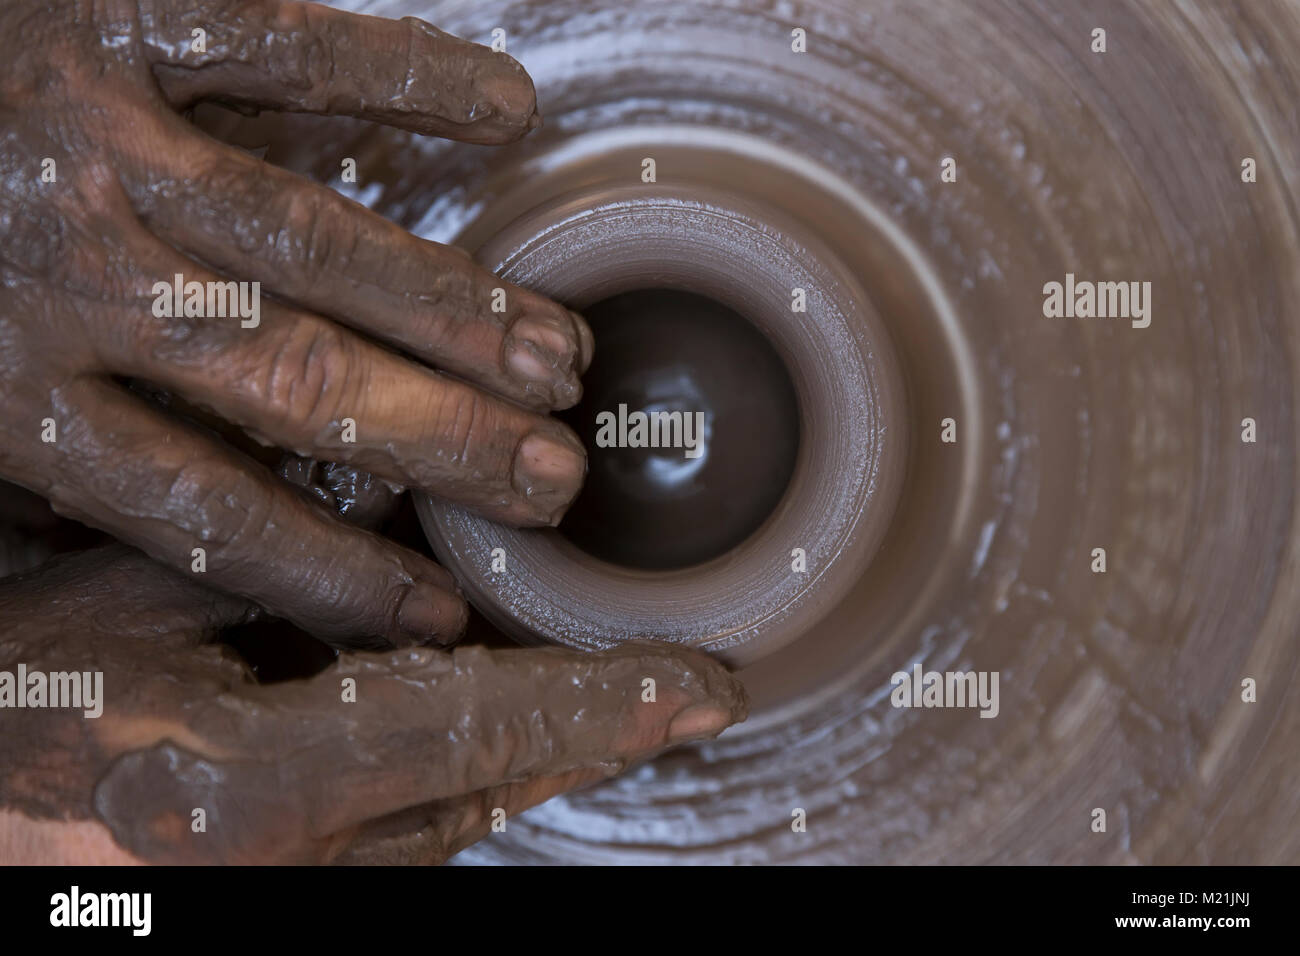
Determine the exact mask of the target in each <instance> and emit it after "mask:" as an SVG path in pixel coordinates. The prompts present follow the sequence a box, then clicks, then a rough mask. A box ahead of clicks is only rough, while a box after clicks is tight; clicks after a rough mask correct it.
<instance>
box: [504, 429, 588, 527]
mask: <svg viewBox="0 0 1300 956" xmlns="http://www.w3.org/2000/svg"><path fill="white" fill-rule="evenodd" d="M571 442H572V443H570V441H569V440H566V439H565V438H563V437H561V436H559V435H551V434H546V433H543V432H533V433H532V434H531V435H529V436H528V437H527V438H525V439H524V440H523V441H522V442H520V443H519V449H518V451H516V452H515V460H514V465H513V468H512V475H511V483H512V485H513V486H514V489H515V491H516V492H518V493H519V494H520V495H521V496H523V498H524V500H525V501H527V502H528V504H529V505H530V506H531V507H532V509H533V511H534V512H535V513H536V514H537V516H538V517H539V518H541V519H542V520H543V521H545V522H546V523H547V524H552V525H553V524H557V523H558V522H559V520H560V517H561V516H562V515H563V514H564V510H565V509H566V508H567V507H568V506H569V503H570V502H571V501H573V499H574V498H575V497H576V496H577V494H578V488H579V487H580V486H581V485H582V478H583V475H585V474H586V471H587V455H586V453H585V452H584V451H583V450H582V446H581V445H579V444H578V443H577V439H572V440H571ZM575 446H576V447H575Z"/></svg>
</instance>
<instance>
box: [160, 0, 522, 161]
mask: <svg viewBox="0 0 1300 956" xmlns="http://www.w3.org/2000/svg"><path fill="white" fill-rule="evenodd" d="M139 6H140V21H141V28H142V31H143V37H144V42H145V48H146V50H147V54H148V57H149V60H150V62H151V63H152V65H153V71H154V76H155V77H156V78H157V80H158V83H159V85H160V86H161V87H162V89H163V92H164V94H165V95H166V96H167V97H168V99H169V100H171V102H172V103H174V104H175V105H177V106H178V107H184V106H188V105H190V104H192V103H194V102H195V101H197V100H200V99H217V100H221V101H225V102H230V103H237V104H241V105H245V106H252V107H256V108H266V109H277V110H290V111H295V112H306V113H331V114H344V115H348V116H356V117H360V118H362V119H368V120H373V121H375V122H379V123H386V124H388V125H389V126H397V127H400V128H401V129H408V130H412V131H414V132H417V133H426V134H430V135H434V136H447V137H451V138H453V139H459V140H464V141H465V142H470V143H508V142H511V141H513V140H516V139H518V138H519V137H520V136H522V135H523V134H525V133H526V132H528V131H529V130H530V129H532V128H534V127H535V126H536V125H538V122H539V120H538V119H537V100H536V95H535V93H534V90H533V83H532V80H530V79H529V78H528V74H527V73H525V72H524V69H523V67H521V66H520V65H519V64H518V63H516V62H515V61H514V60H513V59H511V58H510V57H508V56H506V55H505V54H504V53H496V52H493V51H492V50H490V49H488V48H487V47H483V46H479V45H478V44H474V43H470V42H468V41H465V40H461V39H458V38H456V37H453V36H449V35H448V34H446V33H443V32H442V31H440V30H436V29H434V28H433V27H431V26H429V25H428V24H427V23H424V22H423V21H421V20H416V19H414V18H411V17H407V18H405V19H402V20H386V19H381V18H379V17H368V16H360V15H357V14H353V13H345V12H342V11H337V10H331V9H330V8H329V7H325V6H321V5H318V4H314V3H293V2H278V0H253V2H244V3H239V4H231V3H229V2H224V0H200V2H198V3H195V4H192V5H189V6H188V7H185V6H184V5H181V4H175V3H157V2H141V3H140V5H139ZM196 29H201V30H203V31H204V32H205V37H204V49H203V50H202V51H199V50H196V49H195V43H194V42H193V40H194V33H193V31H194V30H196Z"/></svg>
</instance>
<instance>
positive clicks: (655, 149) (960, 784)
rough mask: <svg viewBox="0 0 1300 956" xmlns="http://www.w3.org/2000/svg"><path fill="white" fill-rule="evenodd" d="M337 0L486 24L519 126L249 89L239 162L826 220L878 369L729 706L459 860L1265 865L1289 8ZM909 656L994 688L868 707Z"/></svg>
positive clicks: (1279, 719)
mask: <svg viewBox="0 0 1300 956" xmlns="http://www.w3.org/2000/svg"><path fill="white" fill-rule="evenodd" d="M353 6H354V8H356V9H361V10H363V11H365V12H371V13H376V14H382V15H385V16H400V15H403V14H413V15H417V16H420V17H422V18H424V19H427V20H429V21H431V22H433V23H435V24H437V25H438V26H440V27H442V28H443V29H446V30H448V31H450V32H453V33H456V34H458V35H461V36H465V37H468V38H471V39H477V40H487V39H488V38H489V37H490V34H491V31H492V29H493V28H494V27H498V26H500V27H504V28H505V29H506V31H507V36H508V44H509V47H508V49H509V52H510V53H511V54H512V55H514V56H516V57H517V58H518V59H520V60H521V62H523V63H524V65H525V66H526V67H527V68H528V70H529V72H530V73H531V74H532V76H533V77H534V79H535V81H536V83H537V86H538V91H539V99H540V102H541V106H542V111H543V113H544V115H545V118H546V125H545V127H544V128H543V129H542V130H540V131H539V132H538V133H537V134H536V135H534V136H532V137H529V139H528V140H527V141H525V142H524V143H521V144H519V145H517V146H514V147H510V148H507V149H499V150H495V149H494V150H489V149H484V148H480V147H472V146H458V145H454V144H447V143H437V142H427V141H423V140H419V139H418V138H415V137H410V136H406V135H404V134H399V133H395V132H392V131H386V130H378V129H375V128H373V127H367V126H365V125H363V124H354V123H349V122H332V123H321V122H319V121H317V120H308V119H302V118H292V119H288V120H285V119H283V118H277V119H276V121H275V124H276V126H277V127H278V128H279V129H280V131H281V132H280V133H279V134H278V136H277V137H276V138H274V139H273V142H272V148H271V153H270V155H269V157H268V158H270V159H271V160H273V161H275V162H278V163H282V164H284V165H288V166H290V167H294V168H298V169H300V170H302V171H304V172H307V173H309V174H312V175H315V176H316V177H317V178H319V179H321V180H322V181H328V182H332V183H334V184H335V185H337V182H336V175H335V174H336V172H337V168H338V166H337V158H336V157H338V156H340V155H353V156H356V157H357V158H358V167H359V179H360V180H361V184H360V185H359V186H357V187H342V188H344V189H354V190H358V191H357V192H355V193H354V195H355V196H356V197H357V198H358V199H360V200H361V201H363V202H365V203H366V204H368V205H370V206H372V207H373V208H375V209H377V210H378V211H380V212H382V213H384V214H385V215H388V216H390V217H391V218H393V219H395V220H397V221H398V222H400V223H401V224H402V225H404V226H406V227H407V228H409V229H411V230H412V231H414V232H416V233H418V234H420V235H423V236H426V237H428V238H433V239H438V240H441V241H453V240H454V241H458V242H460V243H462V244H463V245H465V246H466V247H467V248H471V249H478V248H480V247H482V246H483V245H484V244H486V243H489V242H490V240H491V238H492V237H493V236H494V235H495V234H497V233H499V232H500V231H501V230H503V229H505V228H506V227H507V225H508V223H509V222H510V221H511V220H512V219H513V218H514V217H516V216H518V215H519V214H520V213H521V212H525V211H527V210H529V209H533V208H536V207H539V206H542V205H544V204H545V203H547V202H549V201H551V200H554V199H555V198H556V197H559V196H562V195H565V194H570V193H572V192H573V191H575V190H578V191H585V192H586V193H587V194H589V195H591V196H592V197H598V196H600V195H601V194H602V193H604V192H606V191H608V190H614V189H617V188H621V187H624V186H627V185H629V184H630V183H631V182H634V181H635V177H636V176H637V175H638V173H639V171H640V162H641V159H642V157H644V156H653V157H655V159H656V161H657V165H658V170H659V176H660V182H661V183H672V182H676V183H679V184H682V185H686V186H689V187H691V188H694V189H699V190H704V191H708V190H710V189H717V190H720V191H721V190H726V191H729V192H732V193H740V194H743V195H747V196H749V197H750V198H752V199H753V200H754V201H755V202H756V203H759V204H761V205H763V206H764V207H767V208H772V209H775V210H776V211H777V213H778V214H779V215H780V216H783V217H790V218H791V219H793V220H796V221H797V222H798V223H800V224H801V226H802V227H803V228H807V229H809V230H811V231H812V232H813V233H815V235H816V236H817V238H818V240H819V241H821V242H824V243H825V244H827V246H829V247H831V248H833V250H834V251H835V253H836V255H837V256H838V257H839V258H840V259H841V260H842V261H843V262H844V263H845V264H846V265H847V267H848V268H849V269H850V270H851V271H852V273H853V274H854V275H855V276H856V278H857V280H858V282H859V283H860V284H861V286H862V287H863V288H864V289H865V290H867V294H868V296H869V298H870V300H871V302H872V303H873V305H874V308H875V310H876V312H877V313H878V314H879V316H880V317H881V319H882V321H883V322H884V324H885V325H886V326H887V328H888V332H889V336H890V338H891V341H892V348H893V350H894V353H895V355H896V358H897V362H898V366H899V368H900V370H901V375H902V379H903V382H904V387H905V390H906V403H905V409H906V412H905V419H904V420H903V421H900V422H899V427H901V428H904V429H905V430H906V432H907V435H908V439H909V441H908V444H907V452H906V454H907V460H906V466H905V480H904V482H903V487H902V490H901V492H900V493H899V497H898V501H897V507H896V510H895V512H894V514H893V518H892V521H891V522H890V524H889V528H888V532H887V534H886V535H885V537H884V539H883V541H882V542H881V543H880V545H879V549H878V551H877V552H876V553H875V556H874V558H873V559H872V560H871V562H870V566H869V567H868V568H867V570H866V572H865V573H863V574H862V575H861V577H860V579H859V580H857V581H856V583H855V584H854V586H853V588H852V589H851V592H850V593H849V594H848V595H847V596H846V597H845V598H844V599H843V600H842V601H839V603H838V604H837V605H836V606H835V607H834V609H833V610H831V611H830V612H829V614H827V616H825V617H824V618H823V619H822V620H821V622H820V623H819V624H818V625H817V626H816V627H815V628H814V629H813V630H812V631H811V632H810V633H807V634H805V635H804V636H802V637H800V638H799V639H798V640H796V641H794V642H793V643H791V644H789V645H788V646H786V647H784V648H782V649H780V650H778V651H775V652H774V653H772V654H770V655H768V656H766V657H763V658H762V659H761V660H759V661H758V662H757V663H753V664H751V665H749V666H747V667H746V668H745V670H744V671H743V677H744V680H745V681H746V684H747V686H749V687H750V689H751V692H752V694H753V696H754V698H755V703H756V711H755V713H754V716H753V717H752V718H751V719H750V721H749V722H748V723H747V724H745V725H743V726H741V727H739V728H736V730H735V732H730V733H728V734H727V735H725V736H724V737H723V738H722V739H720V740H719V741H717V742H714V743H712V744H709V745H706V746H702V747H699V748H696V749H692V750H686V751H681V752H677V753H673V754H670V755H668V756H667V757H665V758H663V759H661V760H659V761H657V762H655V763H654V764H652V765H650V766H646V767H643V768H640V769H639V770H637V771H634V772H633V773H632V774H630V775H629V776H627V777H624V778H622V779H618V780H614V781H612V782H610V783H607V784H604V785H602V786H600V787H597V788H594V789H591V790H588V791H585V792H582V793H578V794H574V795H570V796H568V797H564V798H559V799H556V800H553V801H551V802H550V803H548V804H545V805H543V806H542V807H539V808H537V809H536V810H533V811H531V812H529V813H528V814H526V815H525V816H523V817H521V818H520V819H518V820H516V821H512V822H511V825H510V827H509V829H508V832H506V833H502V834H494V835H493V836H491V837H489V838H488V839H486V840H485V841H483V842H482V843H480V844H478V845H477V846H474V847H473V848H471V849H470V850H467V851H466V852H464V853H463V854H462V855H461V856H460V857H459V858H458V859H460V860H462V861H469V862H536V861H547V862H670V861H672V862H686V861H691V862H734V861H742V862H744V861H754V862H758V861H800V862H803V861H852V862H930V861H944V862H990V861H995V862H1012V861H1019V862H1058V863H1059V862H1161V863H1171V862H1217V863H1234V862H1292V863H1294V862H1297V861H1300V830H1298V829H1297V828H1296V827H1295V826H1294V816H1295V802H1294V799H1293V796H1292V795H1293V794H1294V793H1295V792H1296V791H1297V787H1298V785H1300V760H1298V759H1297V756H1296V750H1297V743H1298V742H1300V697H1298V695H1297V694H1296V693H1295V692H1294V691H1293V689H1292V685H1293V683H1294V677H1295V670H1296V665H1297V655H1298V654H1300V627H1298V624H1300V621H1298V618H1300V589H1298V588H1297V587H1296V584H1295V581H1296V577H1295V575H1296V569H1297V541H1298V540H1300V538H1298V537H1297V535H1296V534H1295V531H1294V517H1295V507H1296V499H1295V494H1294V490H1293V489H1294V485H1295V472H1296V451H1297V421H1296V417H1295V409H1296V368H1297V358H1298V357H1300V356H1298V354H1297V353H1298V352H1300V326H1297V323H1296V318H1295V308H1296V303H1297V301H1300V295H1298V293H1300V270H1298V269H1297V268H1296V264H1297V262H1300V232H1298V230H1297V222H1298V220H1297V208H1296V200H1295V196H1296V194H1297V185H1300V183H1298V181H1297V175H1298V174H1297V170H1300V125H1298V121H1297V114H1296V111H1295V106H1294V102H1295V100H1294V96H1295V90H1296V88H1297V83H1300V67H1297V66H1296V63H1297V62H1300V59H1298V58H1297V51H1300V7H1297V6H1296V5H1295V4H1293V3H1292V4H1288V3H1262V2H1261V3H1252V4H1249V5H1246V6H1245V7H1244V9H1235V10H1231V11H1230V10H1228V9H1227V8H1226V7H1224V6H1223V5H1220V4H1217V3H1210V2H1205V3H1188V4H1180V5H1176V4H1173V3H1168V4H1145V3H1133V4H1127V5H1124V4H1111V3H1104V4H1091V3H1070V4H1042V5H1039V4H1031V3H1017V4H1000V3H993V2H978V3H976V2H972V3H962V4H957V3H939V2H933V3H917V2H911V3H885V2H865V0H864V2H847V0H845V2H834V0H821V2H808V3H792V2H773V3H761V4H739V3H732V2H693V3H675V2H644V3H638V2H628V3H620V4H613V3H599V2H592V3H581V2H573V0H538V2H515V3H508V2H491V0H474V2H469V0H466V2H446V3H419V2H416V3H401V2H388V3H385V2H377V3H369V4H365V3H362V4H355V5H353ZM1090 8H1095V10H1091V9H1090ZM796 26H801V27H804V28H806V29H807V31H808V34H809V39H808V46H809V52H808V53H806V54H793V53H792V52H791V49H790V31H791V29H792V28H793V27H796ZM1098 26H1100V27H1104V28H1105V29H1106V30H1107V32H1108V42H1109V50H1108V52H1107V53H1105V54H1094V53H1092V52H1091V50H1090V36H1091V32H1092V30H1093V28H1094V27H1098ZM949 156H951V157H954V158H955V159H956V160H957V181H956V182H955V183H942V182H940V177H939V169H940V163H941V161H942V160H943V158H944V157H949ZM1243 157H1253V158H1254V159H1255V160H1256V163H1257V167H1258V181H1257V182H1255V183H1251V184H1245V183H1243V182H1242V181H1241V178H1240V164H1241V160H1242V158H1243ZM1066 273H1072V274H1075V275H1078V276H1080V277H1088V278H1095V279H1114V280H1146V281H1150V282H1151V283H1152V288H1153V297H1152V322H1151V324H1150V326H1149V327H1147V328H1133V327H1132V326H1131V324H1130V323H1129V322H1127V321H1121V320H1115V319H1067V318H1061V319H1048V318H1045V317H1044V315H1043V313H1042V303H1043V293H1042V287H1043V284H1044V283H1046V282H1049V281H1061V280H1062V279H1063V277H1064V276H1065V275H1066ZM949 417H951V418H952V419H954V421H955V423H956V428H957V441H956V442H955V443H952V444H947V443H943V442H941V441H940V433H941V422H942V420H943V419H945V418H949ZM1247 417H1251V418H1254V419H1255V420H1256V422H1257V423H1258V430H1259V438H1258V441H1257V442H1256V443H1253V444H1248V443H1243V442H1242V440H1241V431H1242V426H1241V422H1242V419H1243V418H1247ZM1095 548H1104V549H1105V550H1106V555H1107V568H1106V571H1105V573H1094V571H1093V570H1092V566H1093V561H1094V558H1093V549H1095ZM917 662H920V663H921V664H922V666H923V667H924V668H925V669H927V670H929V669H933V670H940V671H943V670H972V669H974V670H985V671H998V672H999V673H1000V675H1001V685H1000V686H1001V700H1000V712H999V714H998V716H997V718H996V719H990V720H983V719H979V718H978V715H977V714H976V713H975V712H973V711H970V710H903V709H895V708H893V707H891V705H890V700H889V691H890V685H889V678H890V675H891V674H892V673H893V672H895V671H899V670H910V669H911V668H912V666H913V664H914V663H917ZM1248 677H1249V678H1254V680H1255V681H1256V682H1257V685H1258V700H1257V702H1255V703H1244V702H1243V701H1242V700H1241V693H1240V687H1241V681H1242V680H1243V679H1244V678H1248ZM1098 807H1100V808H1104V809H1106V811H1107V814H1108V828H1107V832H1105V833H1094V832H1091V830H1090V823H1091V821H1092V816H1091V812H1092V810H1093V808H1098ZM794 808H802V809H804V810H806V812H807V816H808V825H807V832H804V833H796V832H792V830H791V826H790V822H791V812H792V810H793V809H794Z"/></svg>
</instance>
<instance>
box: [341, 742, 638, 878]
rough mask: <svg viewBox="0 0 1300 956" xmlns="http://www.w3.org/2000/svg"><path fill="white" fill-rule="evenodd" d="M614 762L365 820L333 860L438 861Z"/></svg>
mask: <svg viewBox="0 0 1300 956" xmlns="http://www.w3.org/2000/svg"><path fill="white" fill-rule="evenodd" d="M615 766H616V765H610V766H609V767H586V768H583V769H581V770H571V771H569V772H568V773H561V774H555V775H553V776H549V777H534V778H532V779H529V780H519V781H516V782H515V783H507V784H503V785H501V786H499V787H492V788H490V789H487V790H480V791H478V792H477V793H472V794H470V795H469V796H466V797H453V798H451V799H450V800H438V801H436V802H434V803H431V804H428V805H426V806H422V807H412V808H411V809H409V810H403V811H401V812H399V813H395V814H392V815H390V816H387V817H384V818H383V819H381V820H375V821H372V822H370V823H367V824H365V825H364V826H362V827H361V828H360V830H359V832H358V833H357V834H356V837H355V838H354V839H352V841H351V842H350V843H348V844H347V846H346V848H345V849H342V852H341V853H340V855H339V856H338V857H336V858H335V859H334V860H333V861H332V862H334V863H340V864H346V865H350V866H358V865H361V866H413V865H426V866H428V865H437V864H441V863H443V862H445V861H446V860H447V859H449V858H450V857H453V856H455V855H456V854H457V853H459V852H460V851H461V850H463V849H465V847H467V846H469V845H471V844H473V843H477V842H478V841H479V840H481V839H483V838H484V837H486V836H487V835H488V834H489V833H491V832H493V831H494V830H496V831H497V832H501V831H502V829H503V828H504V827H505V826H507V825H508V823H507V821H508V820H510V819H511V818H513V817H515V816H517V815H518V814H520V813H523V812H524V811H525V810H528V809H530V808H531V807H535V806H537V805H538V804H539V803H545V802H546V801H547V800H549V799H551V797H554V796H558V795H559V794H561V793H568V792H569V791H570V790H577V789H579V788H581V787H585V786H587V785H588V784H591V783H595V782H597V781H599V780H605V779H607V778H608V777H609V776H610V775H611V774H612V773H614V772H615V769H614V768H615Z"/></svg>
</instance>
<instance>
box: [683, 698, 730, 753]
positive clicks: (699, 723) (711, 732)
mask: <svg viewBox="0 0 1300 956" xmlns="http://www.w3.org/2000/svg"><path fill="white" fill-rule="evenodd" d="M730 725H731V714H730V713H728V712H727V711H725V710H722V709H721V708H719V707H715V706H713V705H712V704H694V705H693V706H690V707H687V708H686V709H685V710H683V711H682V712H681V713H680V714H678V715H677V716H676V717H674V718H673V722H672V723H671V724H669V725H668V739H669V741H671V742H672V743H681V742H682V741H685V740H694V739H697V738H705V737H716V736H717V735H718V734H720V733H722V732H723V731H724V730H726V729H727V727H729V726H730Z"/></svg>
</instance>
